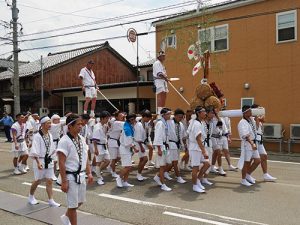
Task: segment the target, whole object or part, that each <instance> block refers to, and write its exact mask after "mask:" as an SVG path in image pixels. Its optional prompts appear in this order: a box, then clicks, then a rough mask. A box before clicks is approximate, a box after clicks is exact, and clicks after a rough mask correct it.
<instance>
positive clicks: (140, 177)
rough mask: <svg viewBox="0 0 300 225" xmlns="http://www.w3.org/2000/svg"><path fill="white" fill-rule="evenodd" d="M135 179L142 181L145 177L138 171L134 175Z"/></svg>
mask: <svg viewBox="0 0 300 225" xmlns="http://www.w3.org/2000/svg"><path fill="white" fill-rule="evenodd" d="M136 179H137V180H138V181H144V180H147V178H146V177H143V176H142V174H139V173H138V174H137V175H136Z"/></svg>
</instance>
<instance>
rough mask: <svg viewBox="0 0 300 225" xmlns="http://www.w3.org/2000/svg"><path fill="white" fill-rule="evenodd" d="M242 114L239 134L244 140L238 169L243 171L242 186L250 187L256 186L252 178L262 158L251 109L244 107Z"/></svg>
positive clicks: (247, 106)
mask: <svg viewBox="0 0 300 225" xmlns="http://www.w3.org/2000/svg"><path fill="white" fill-rule="evenodd" d="M242 112H243V118H242V119H241V121H240V122H239V124H238V132H239V136H240V139H241V140H242V141H241V157H240V159H239V162H238V168H239V169H241V170H242V181H241V184H242V185H244V186H247V187H249V186H252V185H253V184H255V179H254V178H253V177H252V176H251V173H252V172H253V171H254V170H255V169H256V168H257V167H258V165H259V164H260V156H259V153H258V151H257V146H256V130H255V122H254V120H253V119H252V118H251V116H252V112H251V107H250V106H249V105H244V106H243V108H242Z"/></svg>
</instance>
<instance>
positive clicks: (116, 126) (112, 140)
mask: <svg viewBox="0 0 300 225" xmlns="http://www.w3.org/2000/svg"><path fill="white" fill-rule="evenodd" d="M124 123H125V122H124V121H118V120H115V121H111V127H110V128H109V130H108V136H109V138H108V147H112V148H118V147H119V145H118V141H117V140H120V136H121V132H122V130H123V126H124Z"/></svg>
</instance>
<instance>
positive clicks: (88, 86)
mask: <svg viewBox="0 0 300 225" xmlns="http://www.w3.org/2000/svg"><path fill="white" fill-rule="evenodd" d="M84 87H87V88H90V87H94V88H96V85H85V86H84Z"/></svg>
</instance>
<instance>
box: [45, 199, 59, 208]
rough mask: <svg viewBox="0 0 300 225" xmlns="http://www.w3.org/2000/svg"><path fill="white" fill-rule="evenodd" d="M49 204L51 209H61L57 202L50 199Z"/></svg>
mask: <svg viewBox="0 0 300 225" xmlns="http://www.w3.org/2000/svg"><path fill="white" fill-rule="evenodd" d="M48 204H49V206H50V207H60V204H59V203H57V202H55V201H54V200H53V199H49V200H48Z"/></svg>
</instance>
